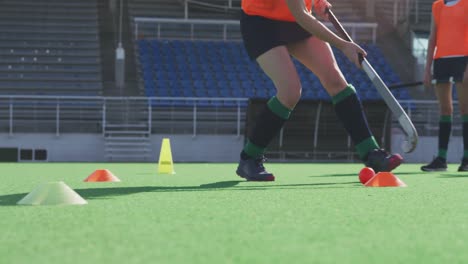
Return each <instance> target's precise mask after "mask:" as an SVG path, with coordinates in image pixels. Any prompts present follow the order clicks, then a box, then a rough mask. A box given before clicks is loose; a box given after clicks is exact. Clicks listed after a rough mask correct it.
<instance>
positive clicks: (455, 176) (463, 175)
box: [438, 173, 468, 178]
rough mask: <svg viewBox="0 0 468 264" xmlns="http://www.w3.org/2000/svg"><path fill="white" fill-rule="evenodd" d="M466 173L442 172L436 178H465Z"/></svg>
mask: <svg viewBox="0 0 468 264" xmlns="http://www.w3.org/2000/svg"><path fill="white" fill-rule="evenodd" d="M466 177H468V174H465V173H458V174H442V175H440V176H439V177H438V178H466Z"/></svg>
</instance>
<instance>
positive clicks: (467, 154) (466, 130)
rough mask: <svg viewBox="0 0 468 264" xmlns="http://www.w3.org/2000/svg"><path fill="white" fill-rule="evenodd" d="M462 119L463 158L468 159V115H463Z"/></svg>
mask: <svg viewBox="0 0 468 264" xmlns="http://www.w3.org/2000/svg"><path fill="white" fill-rule="evenodd" d="M462 121H463V158H464V159H468V115H463V116H462Z"/></svg>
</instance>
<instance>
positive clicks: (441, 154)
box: [437, 149, 447, 159]
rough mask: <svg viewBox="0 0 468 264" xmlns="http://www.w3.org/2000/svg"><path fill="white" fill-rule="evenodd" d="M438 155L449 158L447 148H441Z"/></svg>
mask: <svg viewBox="0 0 468 264" xmlns="http://www.w3.org/2000/svg"><path fill="white" fill-rule="evenodd" d="M437 156H438V157H441V158H444V159H447V150H446V149H439V153H438V154H437Z"/></svg>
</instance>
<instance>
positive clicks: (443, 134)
mask: <svg viewBox="0 0 468 264" xmlns="http://www.w3.org/2000/svg"><path fill="white" fill-rule="evenodd" d="M451 132H452V116H449V115H442V116H440V119H439V152H438V154H437V156H438V157H441V158H444V159H446V158H447V150H448V144H449V139H450V133H451Z"/></svg>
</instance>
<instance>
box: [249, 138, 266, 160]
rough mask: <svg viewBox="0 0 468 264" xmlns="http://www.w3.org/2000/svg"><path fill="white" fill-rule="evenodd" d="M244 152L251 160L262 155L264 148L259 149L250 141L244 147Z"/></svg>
mask: <svg viewBox="0 0 468 264" xmlns="http://www.w3.org/2000/svg"><path fill="white" fill-rule="evenodd" d="M244 152H245V153H246V154H247V155H249V156H250V157H252V158H258V157H260V156H262V155H263V153H264V152H265V148H261V147H259V146H257V145H255V144H253V143H252V142H250V141H247V144H245V146H244Z"/></svg>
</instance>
